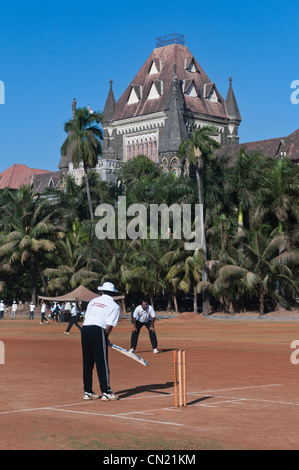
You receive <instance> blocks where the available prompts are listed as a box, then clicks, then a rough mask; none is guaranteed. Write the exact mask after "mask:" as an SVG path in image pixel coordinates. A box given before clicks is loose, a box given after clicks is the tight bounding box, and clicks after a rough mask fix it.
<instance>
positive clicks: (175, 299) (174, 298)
mask: <svg viewBox="0 0 299 470" xmlns="http://www.w3.org/2000/svg"><path fill="white" fill-rule="evenodd" d="M173 303H174V310H175V313H179V309H178V301H177V298H176V295H174V296H173Z"/></svg>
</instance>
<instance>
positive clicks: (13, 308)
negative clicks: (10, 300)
mask: <svg viewBox="0 0 299 470" xmlns="http://www.w3.org/2000/svg"><path fill="white" fill-rule="evenodd" d="M17 308H18V304H12V308H11V309H12V311H13V312H15V311H16V310H17Z"/></svg>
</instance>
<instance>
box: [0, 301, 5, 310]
mask: <svg viewBox="0 0 299 470" xmlns="http://www.w3.org/2000/svg"><path fill="white" fill-rule="evenodd" d="M4 308H5V305H4V303H3V302H0V310H1V311H2V310H4Z"/></svg>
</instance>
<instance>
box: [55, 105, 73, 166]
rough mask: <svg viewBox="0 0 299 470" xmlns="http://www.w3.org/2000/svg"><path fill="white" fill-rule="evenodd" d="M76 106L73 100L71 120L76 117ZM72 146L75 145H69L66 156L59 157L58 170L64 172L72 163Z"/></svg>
mask: <svg viewBox="0 0 299 470" xmlns="http://www.w3.org/2000/svg"><path fill="white" fill-rule="evenodd" d="M76 105H77V101H76V98H74V99H73V102H72V113H73V119H75V116H76ZM69 135H70V133H68V136H69ZM74 145H75V143H74V142H73V143H72V144H71V145H69V148H68V151H67V154H66V155H61V157H60V162H59V165H58V168H59V170H66V171H67V170H68V168H69V164H70V163H71V162H72V150H73V147H74Z"/></svg>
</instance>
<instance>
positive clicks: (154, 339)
mask: <svg viewBox="0 0 299 470" xmlns="http://www.w3.org/2000/svg"><path fill="white" fill-rule="evenodd" d="M151 324H152V321H151V320H149V321H147V322H144V323H143V322H141V321H138V320H136V330H137V331H133V332H132V336H131V348H133V349H136V346H137V343H138V337H139V332H140V330H141V328H142V327H143V326H146V328H147V329H148V333H149V337H150V341H151V345H152V348H153V349H156V347H157V346H158V341H157V336H156V332H155V331H151V330H150V326H151Z"/></svg>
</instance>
